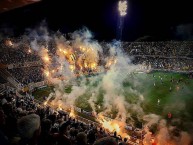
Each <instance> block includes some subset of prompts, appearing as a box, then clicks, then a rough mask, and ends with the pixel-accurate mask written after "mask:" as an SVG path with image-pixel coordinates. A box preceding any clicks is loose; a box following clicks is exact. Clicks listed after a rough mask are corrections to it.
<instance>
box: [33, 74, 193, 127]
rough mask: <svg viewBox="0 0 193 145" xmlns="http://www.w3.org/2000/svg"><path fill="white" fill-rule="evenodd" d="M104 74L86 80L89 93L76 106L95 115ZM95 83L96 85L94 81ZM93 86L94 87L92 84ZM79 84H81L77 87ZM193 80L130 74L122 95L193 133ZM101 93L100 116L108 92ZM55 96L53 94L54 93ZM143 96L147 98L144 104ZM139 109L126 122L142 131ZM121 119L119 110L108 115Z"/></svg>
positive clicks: (68, 89)
mask: <svg viewBox="0 0 193 145" xmlns="http://www.w3.org/2000/svg"><path fill="white" fill-rule="evenodd" d="M102 76H103V74H101V75H97V76H88V77H86V81H85V85H86V86H88V87H87V90H86V93H84V94H83V95H81V96H79V97H77V99H76V101H75V105H76V106H77V107H80V108H82V109H84V110H86V111H92V107H91V105H90V103H89V101H88V100H89V99H90V97H91V96H92V93H93V90H94V88H96V87H98V84H100V81H101V79H102ZM82 79H85V77H84V78H78V79H77V80H76V81H77V82H81V80H82ZM93 79H95V81H94V83H93V81H91V80H93ZM91 82H92V83H91ZM77 84H78V83H77ZM192 88H193V79H192V78H190V77H189V76H188V75H186V74H180V73H166V72H152V73H149V74H146V73H132V74H128V77H127V79H126V80H125V81H124V82H123V84H122V90H118V91H120V94H122V95H124V96H125V101H126V102H128V103H129V104H135V105H136V106H141V108H142V109H143V111H144V114H151V113H153V114H157V115H160V116H161V117H162V118H163V119H166V120H168V121H169V123H171V125H175V126H177V127H178V128H179V129H182V130H186V131H189V130H191V129H192V127H193V126H191V124H192V122H193V116H192V114H193V105H192V104H193V89H192ZM44 90H45V92H47V93H46V94H45V95H48V89H47V88H45V89H42V90H38V91H36V92H34V95H35V97H36V98H41V96H45V95H44ZM99 90H100V92H99V93H96V92H95V93H96V94H97V95H96V99H95V100H94V102H95V108H96V112H97V113H99V112H101V111H103V110H104V107H103V103H104V94H105V92H104V90H103V88H99ZM64 91H65V92H66V94H68V93H71V91H72V86H69V85H68V86H66V87H65V88H64ZM50 92H51V91H50ZM139 95H142V96H143V98H142V100H141V101H140V100H139V99H140V97H139ZM136 106H133V107H130V109H129V110H127V111H128V112H129V113H130V117H129V118H128V119H127V120H126V121H127V122H128V123H129V122H131V121H134V123H135V125H136V126H138V127H140V122H143V120H142V117H141V116H140V115H142V114H141V112H140V110H138V109H140V108H135V107H136ZM168 112H171V113H172V119H171V120H173V121H171V122H170V119H168V117H167V114H168ZM116 115H117V110H116V108H115V109H113V110H112V111H111V113H109V114H107V116H109V117H111V118H115V116H116Z"/></svg>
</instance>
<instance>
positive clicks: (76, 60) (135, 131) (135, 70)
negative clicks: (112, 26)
mask: <svg viewBox="0 0 193 145" xmlns="http://www.w3.org/2000/svg"><path fill="white" fill-rule="evenodd" d="M18 2H19V1H18ZM23 2H24V1H22V3H23ZM11 3H14V2H11ZM29 3H36V1H29ZM127 3H128V1H125V0H120V1H119V2H118V11H119V17H118V18H119V19H118V26H117V30H116V33H117V38H116V39H113V40H111V41H106V40H102V41H99V40H97V39H95V36H94V34H93V33H92V30H89V29H88V28H87V27H83V28H82V29H78V30H77V29H76V30H75V31H71V32H68V33H65V34H64V33H63V32H61V31H60V30H58V31H53V30H51V29H49V26H46V25H45V23H43V24H42V25H38V26H37V25H36V26H35V28H33V29H31V28H27V30H26V32H25V33H22V32H21V33H20V34H19V35H5V34H4V33H0V53H1V57H0V144H3V145H10V144H11V145H15V144H17V145H62V144H63V145H192V144H193V137H192V134H193V115H192V114H193V106H192V103H193V90H192V88H193V41H190V40H185V41H177V40H167V41H154V40H149V39H146V38H144V37H142V38H138V39H137V40H136V41H123V40H122V38H123V37H124V34H123V32H124V21H125V20H126V15H127ZM0 4H1V5H2V6H3V4H4V3H3V2H0ZM24 4H25V5H27V2H24ZM40 4H42V5H43V7H44V6H45V5H44V4H46V6H48V4H47V3H46V1H42V2H40ZM18 5H19V3H18V4H17V7H18ZM13 7H14V4H12V5H11V9H12V8H13ZM35 8H38V5H36V6H35ZM40 8H42V7H40ZM27 10H28V9H27ZM27 10H24V11H25V12H26V11H27ZM2 11H7V9H2V10H1V8H0V13H1V12H2ZM27 12H29V11H27ZM5 16H7V15H5ZM47 21H49V20H47ZM81 23H83V21H81ZM95 27H96V26H95ZM0 30H3V32H5V31H8V30H7V28H3V29H2V28H1V26H0Z"/></svg>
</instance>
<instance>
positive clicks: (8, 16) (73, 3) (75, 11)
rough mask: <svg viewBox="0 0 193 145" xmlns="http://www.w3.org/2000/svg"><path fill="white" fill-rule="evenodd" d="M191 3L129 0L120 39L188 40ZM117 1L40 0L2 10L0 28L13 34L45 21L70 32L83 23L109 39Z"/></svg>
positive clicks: (192, 11) (114, 32) (115, 21)
mask: <svg viewBox="0 0 193 145" xmlns="http://www.w3.org/2000/svg"><path fill="white" fill-rule="evenodd" d="M168 1H170V2H168ZM190 3H191V2H190V1H186V0H181V1H174V0H128V14H127V15H126V16H125V17H124V27H123V36H122V40H124V41H134V40H136V39H138V38H140V37H143V36H151V37H152V38H153V39H155V40H171V39H189V37H184V36H186V35H188V36H190V37H191V34H192V33H193V32H192V30H193V27H192V26H193V25H192V23H193V8H192V7H191V6H192V5H191V4H190ZM117 4H118V0H89V1H88V0H43V1H41V2H37V3H35V4H31V5H28V6H24V7H22V8H18V9H14V10H10V11H9V12H4V13H1V14H0V26H1V28H0V31H1V32H2V33H3V32H4V33H7V32H9V29H10V28H11V29H12V33H14V34H22V33H23V32H24V31H25V29H26V28H29V27H30V28H35V27H36V26H37V25H39V24H40V22H42V21H43V20H45V21H46V22H47V26H48V28H49V29H51V30H54V31H57V30H60V31H61V32H63V33H69V32H73V31H75V30H78V29H81V28H82V27H83V26H86V27H87V28H88V29H89V30H91V32H93V34H94V38H96V39H98V40H106V41H109V40H112V39H115V38H116V35H117V33H118V31H117V27H118V22H119V15H118V10H117ZM187 26H188V28H187ZM179 28H180V29H179ZM9 33H10V32H9ZM186 33H189V34H186Z"/></svg>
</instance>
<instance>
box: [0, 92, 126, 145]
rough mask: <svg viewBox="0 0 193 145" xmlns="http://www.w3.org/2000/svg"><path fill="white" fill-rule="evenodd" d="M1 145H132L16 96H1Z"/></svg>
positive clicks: (64, 113) (61, 112)
mask: <svg viewBox="0 0 193 145" xmlns="http://www.w3.org/2000/svg"><path fill="white" fill-rule="evenodd" d="M0 140H1V142H0V143H1V145H126V144H127V145H129V143H128V139H127V138H121V136H118V135H117V133H116V132H114V133H113V134H110V133H109V132H107V131H105V130H104V129H103V128H102V127H99V126H95V125H94V124H92V123H91V124H86V123H84V122H80V121H79V120H77V119H73V118H71V117H69V115H68V113H67V112H64V111H56V110H53V109H52V108H50V107H48V106H44V105H42V104H41V105H40V104H39V103H36V102H34V100H33V99H32V98H31V97H30V96H27V95H26V96H25V97H21V96H20V97H18V96H16V95H15V94H14V93H10V94H8V95H7V96H5V95H3V96H0Z"/></svg>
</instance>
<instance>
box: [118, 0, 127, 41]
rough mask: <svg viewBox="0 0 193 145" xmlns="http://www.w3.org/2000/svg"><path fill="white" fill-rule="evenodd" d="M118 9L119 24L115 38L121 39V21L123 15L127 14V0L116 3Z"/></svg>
mask: <svg viewBox="0 0 193 145" xmlns="http://www.w3.org/2000/svg"><path fill="white" fill-rule="evenodd" d="M118 11H119V24H118V32H117V34H118V35H117V36H118V37H117V39H118V40H121V39H122V31H123V23H124V17H125V16H126V15H127V0H120V1H119V3H118Z"/></svg>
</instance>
